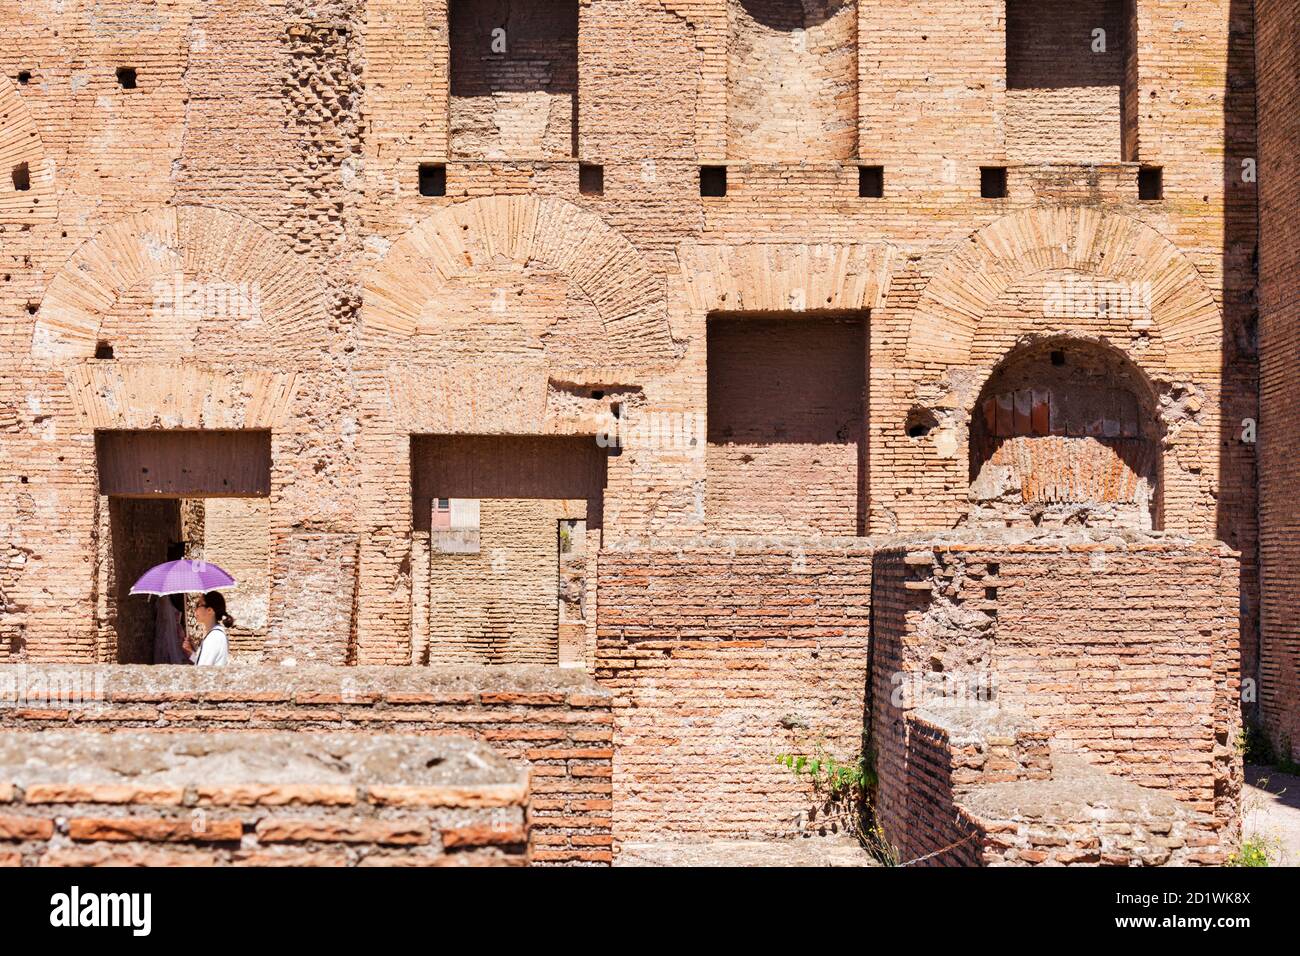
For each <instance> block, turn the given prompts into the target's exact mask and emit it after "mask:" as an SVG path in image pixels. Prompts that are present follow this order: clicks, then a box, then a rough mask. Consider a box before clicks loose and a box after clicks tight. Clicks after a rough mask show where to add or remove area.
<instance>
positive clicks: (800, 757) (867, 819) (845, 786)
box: [776, 739, 898, 866]
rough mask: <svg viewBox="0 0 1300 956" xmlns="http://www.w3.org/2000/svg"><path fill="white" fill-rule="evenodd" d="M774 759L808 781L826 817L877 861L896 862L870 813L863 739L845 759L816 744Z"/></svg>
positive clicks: (869, 758)
mask: <svg viewBox="0 0 1300 956" xmlns="http://www.w3.org/2000/svg"><path fill="white" fill-rule="evenodd" d="M776 762H777V763H778V764H780V765H781V766H783V767H785V768H786V769H787V770H789V771H790V772H791V773H793V774H794V775H795V776H796V777H798V778H800V779H801V780H805V781H807V782H808V783H809V784H811V786H812V789H813V793H815V794H817V795H818V796H819V797H821V798H822V799H823V800H824V801H825V814H826V818H827V819H828V820H830V821H831V822H834V823H836V824H837V825H839V826H840V827H842V828H843V829H844V830H846V831H848V832H850V833H852V834H853V835H854V836H855V837H857V839H858V842H859V843H861V844H862V846H863V847H864V848H865V849H866V850H867V852H869V853H870V854H871V855H872V856H873V857H874V858H875V859H876V860H877V861H878V862H880V863H882V864H884V865H885V866H897V865H898V853H897V851H896V850H895V849H894V848H893V846H891V845H890V843H889V841H888V840H887V839H886V838H885V833H884V830H883V829H882V828H881V827H880V824H878V823H877V822H876V821H875V814H874V813H873V812H872V795H873V794H874V793H875V789H876V771H875V760H874V755H873V754H872V752H871V750H870V748H869V746H867V744H866V741H865V739H864V741H863V747H862V749H861V750H860V751H858V753H856V754H854V755H853V756H852V757H850V758H848V759H847V760H845V759H841V758H838V757H835V756H832V755H831V754H829V753H828V752H827V751H826V749H825V747H824V745H822V744H821V743H818V744H816V745H814V747H813V748H812V753H811V754H792V753H783V754H777V757H776Z"/></svg>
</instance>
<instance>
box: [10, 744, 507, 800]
mask: <svg viewBox="0 0 1300 956" xmlns="http://www.w3.org/2000/svg"><path fill="white" fill-rule="evenodd" d="M0 779H4V780H6V781H8V782H10V783H13V784H16V785H18V786H19V787H23V788H26V787H28V786H30V785H32V784H43V783H75V784H92V783H93V784H110V783H132V784H136V785H139V786H146V785H151V784H188V785H203V786H218V785H223V784H302V785H307V784H343V785H349V786H371V785H385V784H400V785H407V786H430V787H433V786H449V785H453V784H455V785H466V786H476V785H485V784H501V783H514V782H517V781H519V779H520V771H519V770H518V769H517V768H516V767H514V766H512V765H511V764H510V763H508V762H507V761H506V760H505V759H504V758H503V757H501V756H500V755H499V754H497V753H496V752H495V751H493V750H492V749H491V748H490V747H487V746H485V745H484V744H482V743H477V742H475V741H472V740H469V739H467V738H463V737H443V736H438V737H415V736H399V735H396V734H391V735H383V736H370V735H363V734H294V733H273V732H272V733H229V732H227V733H194V732H184V731H182V732H176V733H167V734H158V733H151V732H148V731H116V732H114V733H95V732H89V731H58V730H54V731H46V732H45V733H42V734H39V735H31V734H15V733H4V734H0Z"/></svg>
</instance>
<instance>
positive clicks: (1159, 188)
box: [1138, 166, 1165, 202]
mask: <svg viewBox="0 0 1300 956" xmlns="http://www.w3.org/2000/svg"><path fill="white" fill-rule="evenodd" d="M1164 198H1165V171H1164V169H1163V168H1162V167H1160V166H1144V167H1142V168H1141V169H1139V170H1138V199H1141V200H1143V201H1144V202H1150V201H1153V200H1156V199H1164Z"/></svg>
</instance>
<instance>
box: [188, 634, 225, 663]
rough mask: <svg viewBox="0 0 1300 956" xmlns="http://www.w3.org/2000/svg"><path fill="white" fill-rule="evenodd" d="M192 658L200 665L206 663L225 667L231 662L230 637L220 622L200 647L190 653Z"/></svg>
mask: <svg viewBox="0 0 1300 956" xmlns="http://www.w3.org/2000/svg"><path fill="white" fill-rule="evenodd" d="M190 660H191V661H193V662H194V663H195V664H196V665H198V666H199V667H203V666H206V665H215V666H217V667H225V666H226V665H227V664H229V663H230V639H229V638H228V637H227V636H226V629H225V627H223V626H222V625H220V624H218V625H217V626H216V627H214V628H213V629H212V630H210V631H208V633H207V635H206V636H205V637H204V638H203V640H202V642H201V643H200V644H199V649H198V650H197V651H195V652H194V653H193V654H192V655H190Z"/></svg>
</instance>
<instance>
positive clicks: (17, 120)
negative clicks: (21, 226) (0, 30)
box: [0, 76, 58, 222]
mask: <svg viewBox="0 0 1300 956" xmlns="http://www.w3.org/2000/svg"><path fill="white" fill-rule="evenodd" d="M19 166H25V167H26V170H27V176H28V182H29V183H30V188H28V189H25V190H19V189H16V188H15V187H14V183H13V174H14V170H15V169H17V168H18V167H19ZM56 205H57V204H56V202H55V195H54V161H53V160H50V159H48V158H47V157H46V155H45V146H44V144H43V143H42V142H41V134H40V130H39V129H37V127H36V121H35V120H33V119H32V114H31V111H30V110H28V109H27V104H26V103H24V102H23V99H22V96H21V95H20V94H19V92H18V88H17V87H16V86H14V84H13V82H12V81H11V80H10V79H9V78H8V77H7V76H0V222H37V221H45V220H52V219H54V218H56V216H57V214H58V210H57V208H56Z"/></svg>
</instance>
